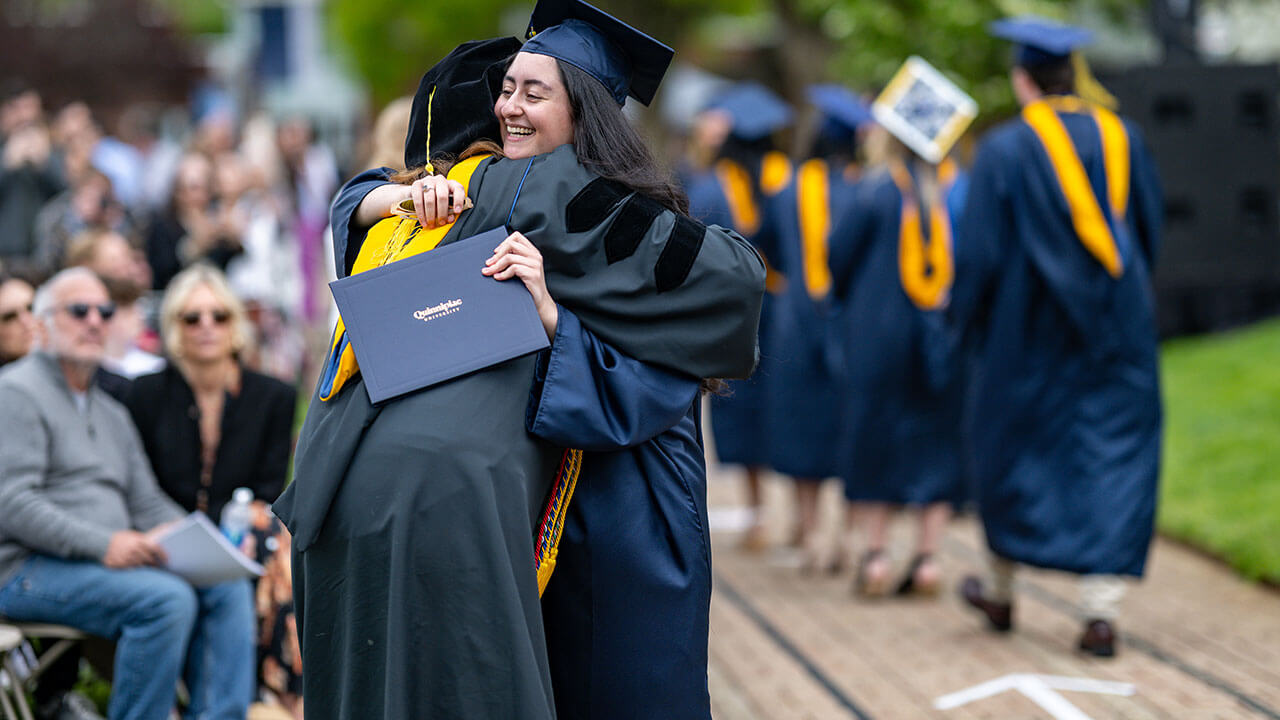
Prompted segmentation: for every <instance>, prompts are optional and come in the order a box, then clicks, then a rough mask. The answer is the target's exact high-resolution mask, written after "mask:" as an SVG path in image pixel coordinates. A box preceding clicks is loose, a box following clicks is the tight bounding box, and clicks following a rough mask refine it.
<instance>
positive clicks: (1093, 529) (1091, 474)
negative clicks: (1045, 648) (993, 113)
mask: <svg viewBox="0 0 1280 720" xmlns="http://www.w3.org/2000/svg"><path fill="white" fill-rule="evenodd" d="M992 32H993V33H994V34H995V35H997V36H999V37H1002V38H1006V39H1009V40H1012V41H1013V42H1015V43H1017V61H1016V62H1017V65H1016V67H1015V68H1014V69H1013V73H1012V80H1013V87H1014V93H1015V95H1016V96H1017V98H1018V101H1019V103H1020V104H1021V105H1022V107H1023V109H1022V115H1021V116H1020V117H1019V118H1016V119H1014V120H1012V121H1010V122H1008V123H1006V124H1005V125H1002V126H1000V127H998V128H996V129H995V130H993V131H992V132H991V134H990V135H989V136H988V137H987V138H986V139H985V140H984V142H983V143H982V146H981V148H980V149H979V151H978V158H977V161H976V163H975V165H974V168H973V172H972V181H971V184H970V191H969V199H968V203H967V205H966V209H965V216H964V222H963V225H962V227H961V236H962V237H963V238H964V240H965V243H964V245H963V246H962V247H961V250H962V254H961V262H960V265H959V268H958V270H957V273H956V285H955V292H954V295H953V302H952V311H953V319H954V320H955V321H957V322H959V323H960V327H965V326H968V325H969V324H970V323H971V325H972V327H973V329H974V337H973V340H974V341H976V348H975V350H976V352H977V358H976V367H977V371H976V377H975V378H974V379H973V382H974V383H975V385H974V387H973V388H972V392H970V393H969V397H972V398H973V408H972V415H971V418H970V420H971V422H970V424H969V428H968V438H969V440H970V441H971V443H972V457H973V458H974V462H975V472H976V483H977V486H978V495H979V497H978V501H979V507H980V510H981V515H982V521H983V525H984V526H985V528H986V533H987V542H988V544H989V545H990V548H991V551H992V553H993V561H992V578H991V582H990V584H989V585H984V584H983V583H981V582H980V581H979V580H977V579H976V578H970V579H968V580H966V581H965V583H964V584H963V586H962V593H963V596H964V598H965V600H966V601H968V602H969V603H970V604H971V605H973V606H974V607H976V608H977V609H979V610H980V611H981V612H982V613H983V614H984V615H985V616H986V618H987V620H988V621H989V623H990V625H991V627H992V628H993V629H996V630H1009V629H1010V628H1011V627H1012V625H1013V615H1012V610H1013V600H1012V595H1011V584H1012V576H1013V564H1014V563H1025V564H1028V565H1034V566H1036V567H1043V568H1053V569H1058V570H1066V571H1068V572H1073V573H1079V574H1081V575H1083V576H1084V578H1082V581H1081V592H1082V598H1081V600H1082V605H1083V606H1084V611H1085V615H1086V618H1087V620H1086V627H1085V632H1084V634H1083V636H1082V637H1081V638H1080V642H1079V647H1080V648H1081V649H1082V650H1084V651H1086V652H1089V653H1092V654H1094V655H1099V656H1109V655H1112V654H1114V652H1115V637H1116V633H1115V627H1114V622H1115V617H1116V613H1117V606H1118V602H1119V600H1120V598H1121V596H1122V595H1123V593H1124V589H1125V585H1124V584H1123V582H1122V580H1121V577H1122V576H1133V577H1141V576H1142V574H1143V571H1144V569H1145V567H1146V560H1147V551H1148V547H1149V545H1150V543H1151V538H1152V533H1153V523H1154V519H1155V509H1156V483H1157V475H1158V471H1159V462H1160V426H1161V412H1160V394H1159V388H1158V374H1157V365H1156V333H1155V323H1154V300H1153V296H1152V290H1151V273H1152V266H1153V264H1154V262H1155V256H1156V251H1157V246H1158V244H1159V237H1160V219H1161V203H1160V194H1159V188H1158V185H1157V181H1156V176H1155V170H1154V167H1153V165H1152V161H1151V157H1150V156H1149V155H1148V153H1147V150H1146V148H1145V146H1144V145H1143V142H1142V139H1141V136H1140V135H1139V134H1138V130H1137V128H1136V127H1134V125H1133V124H1132V123H1130V122H1128V121H1126V120H1124V119H1122V118H1120V117H1119V116H1117V115H1116V114H1115V113H1113V112H1112V111H1110V110H1108V109H1106V108H1104V107H1100V106H1098V105H1094V104H1091V103H1088V102H1086V101H1084V100H1082V99H1081V98H1080V97H1078V96H1077V95H1075V94H1074V92H1075V87H1076V80H1077V78H1076V77H1075V69H1074V67H1073V63H1072V59H1071V53H1072V52H1073V51H1074V50H1076V49H1077V48H1079V47H1081V46H1083V45H1085V44H1086V43H1087V42H1088V41H1089V33H1088V32H1087V31H1083V30H1080V29H1076V28H1071V27H1067V26H1062V25H1058V24H1056V23H1051V22H1049V21H1045V20H1042V19H1038V18H1019V19H1014V20H1005V21H1001V22H998V23H994V24H993V26H992Z"/></svg>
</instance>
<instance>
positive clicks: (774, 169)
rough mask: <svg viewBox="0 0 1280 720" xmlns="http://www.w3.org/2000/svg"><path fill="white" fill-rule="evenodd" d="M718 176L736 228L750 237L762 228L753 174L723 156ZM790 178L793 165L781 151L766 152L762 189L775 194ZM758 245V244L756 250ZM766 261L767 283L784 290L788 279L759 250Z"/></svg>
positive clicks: (718, 163)
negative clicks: (753, 184) (753, 185)
mask: <svg viewBox="0 0 1280 720" xmlns="http://www.w3.org/2000/svg"><path fill="white" fill-rule="evenodd" d="M715 172H716V178H717V179H718V180H719V181H720V188H721V190H723V191H724V198H725V202H726V203H727V204H728V205H729V218H730V222H732V223H733V229H734V230H736V231H737V232H738V233H739V234H740V235H742V236H743V237H745V238H747V239H751V238H752V237H753V236H754V235H755V234H756V233H758V232H760V224H761V214H760V206H759V204H757V203H756V196H755V188H754V187H752V183H751V174H750V173H748V172H747V170H746V168H744V167H742V166H741V165H739V164H738V163H736V162H734V161H732V160H729V159H728V158H723V159H721V160H718V161H716V167H715ZM790 178H791V165H790V162H789V161H788V160H787V158H786V156H785V155H783V154H782V153H778V152H771V153H767V154H765V156H764V159H763V161H762V163H761V172H760V189H761V190H762V191H763V192H764V193H765V194H767V195H775V194H777V193H778V191H779V190H781V189H782V188H783V187H785V186H786V183H787V181H789V180H790ZM758 251H759V249H758V248H757V252H758ZM760 259H761V260H763V261H764V268H765V279H764V287H765V290H767V291H768V292H769V293H771V294H774V295H776V294H778V293H780V292H782V291H783V290H784V289H785V288H786V285H787V280H786V278H785V277H783V275H782V273H780V272H778V271H777V270H775V269H774V268H773V265H771V264H770V263H769V259H768V258H766V257H765V256H764V253H760Z"/></svg>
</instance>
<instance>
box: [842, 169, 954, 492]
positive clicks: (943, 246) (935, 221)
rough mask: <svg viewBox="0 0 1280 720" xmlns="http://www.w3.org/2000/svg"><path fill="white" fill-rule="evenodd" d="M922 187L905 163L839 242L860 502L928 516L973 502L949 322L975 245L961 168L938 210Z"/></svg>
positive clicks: (861, 195)
mask: <svg viewBox="0 0 1280 720" xmlns="http://www.w3.org/2000/svg"><path fill="white" fill-rule="evenodd" d="M917 180H918V178H917V177H916V176H915V175H914V174H913V173H912V172H911V171H909V170H908V169H907V166H906V164H905V163H902V162H900V161H892V162H891V163H890V164H889V166H888V167H887V168H882V169H878V170H875V171H872V172H869V173H868V174H867V175H866V176H865V178H864V179H863V180H862V181H861V182H860V183H859V184H858V187H857V190H856V192H855V197H854V199H853V202H852V203H851V206H850V208H849V210H848V211H847V212H846V213H845V215H844V216H843V217H842V218H840V220H839V221H838V222H836V226H835V229H834V230H833V233H832V234H833V235H834V236H835V237H838V238H840V242H839V243H833V244H832V247H831V270H832V276H833V282H834V288H835V296H836V301H837V303H839V306H840V307H839V313H840V316H841V321H842V326H843V340H844V358H845V383H844V386H843V388H842V392H841V393H840V394H839V395H838V396H837V398H836V400H835V402H836V403H838V404H839V405H841V406H843V408H844V409H845V420H844V423H843V431H844V433H845V437H846V441H847V442H846V443H845V445H844V447H843V449H844V452H843V456H842V458H841V461H840V476H841V478H842V479H843V480H844V483H845V496H846V497H847V498H848V499H850V500H855V501H859V500H860V501H875V502H888V503H895V504H925V503H932V502H938V501H954V500H955V499H957V495H958V494H959V493H960V491H961V477H962V470H963V463H962V462H961V457H960V447H961V446H960V417H961V383H960V377H961V373H959V372H957V371H956V370H955V368H954V365H955V364H956V363H958V362H959V357H958V353H957V352H955V351H954V350H952V349H951V348H953V347H954V345H953V343H951V342H950V341H949V340H950V338H949V337H948V336H947V335H946V333H945V332H944V325H943V323H942V317H941V315H942V309H943V308H944V307H945V306H946V303H947V301H948V296H949V293H950V291H951V283H952V281H953V279H954V270H955V266H954V254H953V253H954V248H955V247H956V246H958V245H962V244H963V243H964V238H963V236H960V237H957V233H955V232H954V227H955V219H956V218H957V217H958V216H959V211H960V209H961V207H963V201H964V195H965V191H966V181H965V177H964V175H963V174H962V173H961V172H960V171H959V169H958V168H957V167H956V165H955V163H954V162H951V161H949V160H947V161H944V162H943V163H942V164H941V165H940V166H938V168H937V187H938V192H937V193H936V195H934V196H933V197H932V198H929V197H927V195H928V194H925V193H922V192H921V191H920V188H919V183H918V182H917ZM922 194H924V195H926V197H925V199H923V200H922V199H921V196H922ZM930 200H932V202H930Z"/></svg>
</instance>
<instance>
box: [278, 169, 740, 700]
mask: <svg viewBox="0 0 1280 720" xmlns="http://www.w3.org/2000/svg"><path fill="white" fill-rule="evenodd" d="M468 166H469V167H470V170H467V168H468ZM460 170H462V171H466V174H465V176H464V177H458V178H457V179H459V180H460V181H461V182H463V184H464V185H466V187H467V189H468V195H469V196H470V197H472V198H473V200H474V201H475V208H474V209H472V210H468V211H465V212H464V213H463V214H462V215H461V216H460V217H459V219H458V221H457V222H456V223H455V224H454V225H453V226H451V227H449V228H448V229H447V234H446V233H443V232H442V229H437V230H434V231H429V232H428V233H419V234H417V235H414V236H413V238H414V240H412V241H411V245H412V243H413V242H420V240H419V239H418V238H419V237H420V236H423V235H431V234H433V233H434V234H440V235H442V237H441V238H440V242H442V243H443V242H451V241H453V240H454V239H460V238H464V237H470V236H472V235H475V234H477V233H479V232H482V231H483V230H486V229H488V228H491V227H494V226H499V225H502V224H504V223H506V224H507V225H508V227H509V228H511V229H513V230H519V231H521V232H523V233H525V234H526V235H527V236H528V237H529V238H530V240H531V241H532V242H534V243H535V244H536V245H537V246H538V247H539V249H540V250H541V252H542V253H543V257H544V263H545V270H546V276H547V283H548V288H549V289H550V291H551V293H552V295H553V297H555V298H556V299H557V301H559V302H560V305H561V315H560V324H559V326H558V328H557V332H556V336H555V339H554V340H553V345H552V348H551V349H550V350H549V351H547V352H545V353H543V354H542V355H541V356H527V357H525V358H519V359H517V360H514V361H511V362H509V363H504V364H502V365H498V366H495V367H493V368H489V369H487V370H484V371H481V372H479V373H475V374H472V375H468V376H466V377H463V378H458V379H456V380H453V381H450V382H448V383H444V384H442V385H437V386H432V387H430V388H427V389H425V390H422V391H419V392H417V393H413V394H410V395H408V396H404V397H401V398H398V399H394V400H392V401H389V402H388V403H386V404H385V405H383V406H380V407H372V406H370V405H369V404H368V400H367V397H366V394H365V392H364V390H363V388H362V387H360V386H359V385H360V378H359V375H358V374H350V373H349V372H347V374H346V375H345V377H346V380H345V381H344V387H341V388H336V389H333V388H332V387H331V386H332V385H333V378H334V377H339V376H343V375H344V372H346V371H343V369H342V363H341V361H339V362H336V363H334V367H335V369H334V370H333V371H332V372H326V373H325V375H324V377H322V379H321V383H320V386H321V387H320V390H319V391H318V393H317V397H316V399H315V400H313V405H312V410H311V411H310V412H309V413H308V418H307V423H306V424H304V428H303V431H302V435H301V438H300V441H299V451H298V461H297V472H296V477H297V480H295V484H296V486H297V487H296V489H294V492H293V493H292V494H288V493H287V495H288V497H286V498H284V499H282V501H281V502H280V503H277V506H276V507H277V508H278V512H280V513H281V515H282V517H285V518H286V520H287V521H288V522H289V523H290V527H291V529H292V530H293V531H294V532H295V537H296V538H297V540H296V542H295V548H296V549H297V550H298V554H297V556H296V560H295V565H294V570H295V575H296V579H295V590H296V591H297V592H299V593H300V594H301V596H302V599H301V600H300V604H301V605H302V606H303V607H305V608H306V617H305V620H304V621H303V628H301V632H302V635H301V637H302V638H303V653H304V662H305V661H306V659H307V658H312V657H316V658H318V657H321V656H323V655H324V654H325V653H334V652H339V653H341V652H343V650H342V648H345V647H355V648H357V649H359V650H361V652H367V653H372V654H376V656H377V658H378V659H379V660H381V659H383V658H385V662H382V663H378V662H375V663H373V665H374V666H375V667H376V668H377V669H378V670H379V671H380V672H381V673H382V675H379V676H378V678H374V677H361V678H354V677H350V676H349V671H346V670H345V669H344V668H342V667H341V666H339V667H337V668H334V667H332V666H333V663H327V664H326V667H329V668H330V670H331V675H330V676H326V677H322V678H320V680H321V687H323V688H327V689H328V690H320V691H318V692H319V693H321V696H322V697H324V696H325V694H326V693H328V694H331V695H332V697H329V698H326V699H327V700H329V701H330V702H329V703H327V704H326V705H328V704H332V705H333V707H336V708H341V707H355V706H357V705H360V704H362V703H368V704H369V705H370V706H371V707H374V708H375V709H378V708H385V709H386V712H385V713H375V714H373V715H370V716H377V715H382V716H385V717H416V716H428V715H429V716H431V717H459V718H461V717H467V718H470V717H552V716H559V717H562V718H564V717H586V716H590V712H593V711H591V709H592V708H596V709H600V710H601V711H603V712H604V714H605V715H606V716H611V717H624V716H625V715H622V714H619V713H616V712H612V710H611V708H614V707H615V706H614V705H613V704H610V703H625V704H627V706H628V707H630V706H635V707H639V708H648V709H650V710H653V711H654V712H653V713H651V714H652V715H653V716H657V715H662V716H667V715H670V713H668V712H667V709H668V708H669V707H673V705H671V703H673V702H674V703H679V704H678V705H674V706H678V707H681V708H686V709H687V712H688V713H689V714H688V715H684V716H683V717H690V718H696V717H706V715H707V714H708V713H709V710H706V712H699V710H698V708H700V707H701V708H703V709H706V708H708V707H709V702H708V700H707V691H706V675H705V667H706V637H707V629H706V628H707V615H708V611H709V602H710V582H711V579H710V567H709V557H710V555H709V547H708V540H707V537H706V519H705V516H706V499H705V470H704V468H703V465H702V448H701V444H700V443H701V438H700V436H699V435H698V432H697V427H696V422H695V419H696V415H695V412H696V407H697V401H696V398H697V395H698V388H699V380H698V378H699V377H701V376H702V375H703V374H710V375H719V376H723V375H729V376H732V375H734V374H737V375H743V374H745V373H747V372H749V370H750V368H751V364H752V362H753V360H754V347H755V333H756V318H757V317H758V313H759V303H760V296H761V295H762V294H763V284H764V268H763V266H762V265H761V263H760V261H759V259H758V257H757V256H756V254H755V253H754V252H753V251H752V250H751V248H750V247H749V246H748V245H747V243H746V242H745V241H744V240H742V239H741V238H739V237H737V236H735V235H733V234H731V233H727V232H725V231H722V230H719V229H715V228H706V227H704V226H702V225H701V224H699V223H696V222H693V221H691V220H688V219H687V218H677V217H676V216H675V215H674V213H671V212H669V211H666V210H663V209H662V208H660V207H658V206H657V205H656V203H652V202H648V201H645V200H643V199H641V198H638V197H636V196H633V195H632V194H631V193H629V192H627V191H626V190H625V188H622V187H621V186H618V185H617V184H615V183H610V182H607V181H603V180H600V179H599V178H596V177H595V176H593V175H592V174H591V173H589V172H588V171H586V170H584V169H583V168H582V167H581V166H580V165H578V163H577V160H576V157H575V155H574V152H573V148H572V147H570V146H563V147H561V148H560V149H558V150H556V151H555V152H552V153H547V154H545V155H539V156H536V157H534V158H532V159H527V160H519V161H516V160H495V159H483V160H476V161H464V162H463V163H460V164H459V166H456V167H455V168H454V170H453V171H451V177H453V176H455V175H457V173H458V172H459V171H460ZM386 176H387V174H386V173H385V172H382V171H371V172H369V173H366V174H363V175H361V176H359V177H357V178H356V179H355V180H353V181H352V182H351V183H348V185H347V186H346V187H345V188H344V190H343V191H342V193H340V195H339V198H338V200H337V201H335V204H334V209H333V225H334V227H335V234H334V237H335V248H334V250H335V255H336V258H337V259H338V260H339V262H342V263H344V264H342V265H340V267H341V268H342V269H343V270H344V271H345V270H347V269H348V268H349V267H350V266H348V265H346V264H345V259H346V258H348V257H350V256H351V255H352V253H351V252H350V251H351V250H352V249H353V248H355V253H354V254H355V256H356V257H357V258H360V257H362V256H364V255H366V254H369V253H370V252H372V251H371V250H370V248H369V245H370V243H371V242H372V244H373V245H374V246H375V247H376V246H377V245H378V243H380V242H383V241H384V240H386V239H387V238H386V237H385V235H386V233H385V232H382V234H381V235H379V236H378V239H377V240H372V241H371V240H366V239H365V238H364V237H363V236H362V235H361V234H360V233H353V232H351V227H350V221H351V214H352V213H353V212H354V210H355V208H356V207H357V206H358V205H359V202H360V199H361V198H363V197H364V195H365V194H367V193H368V192H369V191H370V190H372V189H373V188H374V187H377V186H378V185H380V184H383V183H385V181H386V180H385V178H386ZM623 216H625V217H626V218H627V219H629V222H625V223H624V222H617V221H618V220H619V219H620V218H622V217H623ZM395 222H396V221H384V223H382V224H380V225H379V226H375V228H374V229H373V231H371V233H370V238H373V237H374V236H375V234H377V233H378V231H380V230H381V228H382V227H383V225H385V224H386V223H395ZM401 222H402V226H403V223H409V224H410V225H412V221H411V220H408V221H401ZM391 245H392V246H394V245H396V243H395V242H392V243H391ZM357 265H358V263H357ZM477 271H478V270H477ZM334 349H335V351H336V355H338V356H344V355H345V353H344V351H342V350H341V340H340V338H338V337H336V336H335V348H334ZM531 387H532V388H533V390H532V395H531V394H530V393H531V391H530V388H531ZM324 397H327V398H328V399H327V400H322V399H321V398H324ZM419 413H423V414H422V415H421V416H419ZM428 413H429V414H428ZM389 415H390V416H394V417H397V418H400V420H401V422H399V423H395V424H391V423H389V422H388V420H387V418H388V417H389ZM383 441H387V442H383ZM566 447H572V448H577V449H581V450H584V451H585V452H583V453H581V454H576V455H575V454H570V453H566V452H565V450H564V448H566ZM486 448H487V449H486ZM574 472H579V474H578V475H576V478H577V480H576V483H577V484H576V488H577V489H576V493H574V497H573V500H572V501H571V502H570V503H569V504H568V508H567V512H566V509H565V507H564V505H563V503H558V502H556V498H557V497H563V492H564V491H565V490H566V489H569V488H572V487H573V485H571V484H566V482H565V481H569V482H571V481H572V478H573V477H574V475H573V473H574ZM371 493H372V494H371ZM369 523H373V525H369ZM549 528H550V529H551V530H553V532H554V533H558V532H559V529H560V528H563V536H561V537H560V542H559V547H558V548H556V547H555V544H554V540H555V538H554V537H549V536H548V534H547V533H546V532H545V531H546V530H547V529H549ZM387 533H392V536H388V535H387ZM397 538H400V539H399V541H398V542H397V541H396V540H397ZM557 552H558V555H557ZM343 558H350V562H342V559H343ZM357 558H358V559H359V560H360V562H359V564H358V567H356V568H355V569H354V570H353V569H352V568H351V567H349V566H350V565H351V564H353V563H354V562H355V561H356V559H357ZM548 558H550V559H551V560H553V561H554V564H555V566H557V567H559V568H560V569H559V570H558V571H557V573H556V575H555V576H554V577H553V578H550V580H551V581H550V584H549V585H548V586H547V590H546V594H545V595H544V597H543V600H544V605H543V607H542V608H541V610H542V612H541V613H540V612H539V602H538V590H539V583H541V582H545V581H546V580H547V579H548V578H547V577H546V573H545V572H543V571H544V568H545V567H546V563H545V560H546V559H548ZM344 573H346V574H354V575H356V577H354V578H350V577H345V576H343V577H339V576H340V575H343V574H344ZM299 588H300V590H299ZM637 601H640V602H641V604H642V605H643V606H644V609H643V611H640V610H637V608H636V606H635V603H636V602H637ZM388 608H390V609H388ZM406 613H407V614H406ZM543 613H545V618H546V623H545V632H544V623H543ZM672 617H679V618H680V621H679V622H675V623H673V622H672V620H671V618H672ZM366 637H367V638H371V639H372V640H373V644H372V645H369V647H368V648H359V647H358V643H359V642H363V641H364V639H365V638H366ZM548 640H550V647H547V646H546V643H547V641H548ZM699 648H701V649H700V650H699ZM548 651H549V652H548ZM548 655H549V661H548V659H547V658H548ZM639 656H644V657H652V658H661V659H662V660H661V662H656V661H655V663H654V664H653V665H652V666H651V667H650V668H649V671H648V672H645V673H640V672H636V671H635V670H634V668H631V667H630V663H631V662H632V661H633V659H634V658H635V657H639ZM379 666H380V667H379ZM548 666H549V667H548ZM584 668H587V669H591V670H584ZM344 672H346V673H347V674H346V675H344V674H343V673H344ZM408 673H412V677H409V676H408V675H407V674H408ZM655 682H657V683H659V684H662V685H665V686H669V687H670V688H671V693H669V694H666V695H664V694H655V693H651V692H648V691H647V690H643V691H642V690H641V688H648V687H650V686H651V684H652V683H655ZM552 687H554V690H555V692H554V695H555V697H554V702H553V701H552V697H551V694H552V693H551V689H552ZM313 695H314V693H311V692H310V691H309V693H308V702H309V703H310V702H311V698H312V697H313ZM384 698H385V699H384ZM393 701H394V705H392V704H391V703H392V702H393ZM552 706H554V711H552V709H551V708H552ZM424 709H425V710H424ZM310 712H311V711H310V710H308V713H309V714H310ZM334 712H335V713H341V712H342V711H341V710H335V711H334ZM317 716H318V717H326V716H325V715H323V714H320V710H319V709H317ZM595 716H600V715H595ZM671 716H673V717H674V716H675V715H671ZM635 717H640V715H635Z"/></svg>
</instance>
